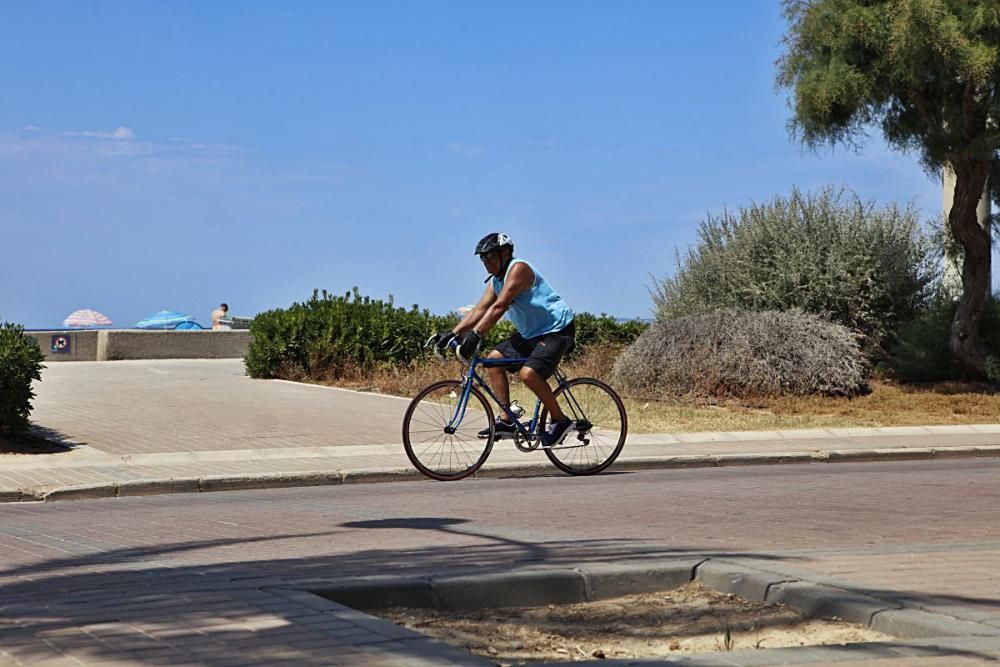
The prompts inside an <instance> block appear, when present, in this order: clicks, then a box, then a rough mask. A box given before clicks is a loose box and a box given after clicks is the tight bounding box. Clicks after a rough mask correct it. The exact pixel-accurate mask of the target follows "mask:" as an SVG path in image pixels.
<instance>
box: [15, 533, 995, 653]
mask: <svg viewBox="0 0 1000 667" xmlns="http://www.w3.org/2000/svg"><path fill="white" fill-rule="evenodd" d="M387 530H396V531H400V530H402V531H409V530H415V531H421V532H423V533H429V535H425V539H423V540H422V542H421V544H420V545H419V546H415V547H406V548H400V547H399V546H398V544H400V543H401V540H400V539H399V536H398V535H396V536H391V537H390V536H389V535H386V536H385V541H382V540H381V538H380V537H377V536H375V535H372V534H371V533H373V532H377V533H380V532H381V531H387ZM437 535H440V536H441V539H438V538H437V537H436V536H437ZM455 536H460V538H461V540H460V543H459V544H455V543H454V542H455V539H456V538H455ZM428 537H429V539H427V538H428ZM444 538H447V539H444ZM470 538H472V539H470ZM34 539H40V538H38V537H35V538H34ZM285 540H299V541H302V540H312V541H313V542H312V543H309V544H308V548H309V549H310V550H311V551H312V552H313V553H315V554H316V555H309V556H306V557H298V556H292V555H289V556H288V557H277V558H276V557H274V554H275V553H276V552H277V553H281V549H282V547H281V545H280V543H281V542H282V541H285ZM330 540H333V542H331V541H330ZM449 540H450V541H452V542H453V543H452V544H448V541H449ZM380 542H381V543H382V544H385V545H386V546H376V547H373V548H366V549H357V550H349V551H343V552H342V553H332V551H334V550H335V547H334V546H331V545H336V547H341V548H342V545H343V544H345V543H361V544H366V543H367V544H372V543H374V544H376V545H378V544H380ZM265 545H270V546H268V547H267V549H264V547H265ZM74 548H75V549H76V550H77V551H78V552H81V551H86V553H77V554H76V555H71V556H67V557H63V558H59V559H55V560H49V561H46V562H43V563H34V564H25V565H22V566H15V567H11V568H8V569H6V570H4V571H2V572H0V652H3V651H5V652H7V653H9V654H10V655H12V656H13V657H15V658H16V659H17V660H20V661H22V662H25V663H32V662H35V661H40V660H42V659H44V658H46V657H52V656H53V651H60V650H62V651H65V652H67V653H71V654H75V655H82V656H85V658H86V660H93V661H95V662H105V661H117V660H125V659H130V660H134V661H138V662H141V663H143V664H149V665H174V664H179V663H182V662H183V663H191V662H195V663H197V664H201V665H210V666H212V667H223V666H224V665H236V664H245V663H246V661H247V660H248V659H249V658H250V657H251V656H252V657H253V659H254V660H255V661H263V662H266V663H267V664H279V663H281V662H283V661H284V662H286V663H287V664H296V665H328V664H351V663H353V662H355V661H357V662H364V664H386V665H389V664H398V663H399V662H400V661H403V660H406V659H407V658H409V659H417V658H419V657H420V656H423V655H425V651H426V646H425V645H424V644H423V643H422V642H425V641H426V640H422V639H406V638H402V639H401V638H399V637H395V638H394V637H388V636H385V637H382V636H379V635H377V634H376V635H375V636H374V639H373V638H372V636H371V635H370V634H368V635H365V636H361V635H358V634H357V632H355V634H353V635H352V634H351V630H352V628H353V630H355V631H357V627H356V626H351V625H350V623H349V622H348V621H345V620H343V618H344V617H343V616H342V614H343V612H342V610H340V608H339V607H337V606H336V605H331V604H330V603H326V601H323V600H321V599H320V598H319V597H316V596H311V595H308V596H303V595H302V594H301V593H295V591H309V590H318V589H320V588H322V587H323V586H324V585H325V584H326V583H327V582H330V581H331V580H334V579H343V578H344V577H350V576H360V575H371V574H378V575H383V576H392V575H396V576H404V575H408V576H413V575H418V574H421V573H424V574H428V573H438V574H440V573H442V572H447V573H449V574H468V573H484V574H485V573H493V572H511V571H516V570H517V569H519V568H522V567H525V566H526V565H530V564H537V563H545V564H549V565H560V564H566V565H569V564H579V563H583V562H588V561H591V562H607V563H612V564H624V563H642V562H643V561H646V560H652V559H662V558H668V557H686V558H698V559H701V558H722V557H727V558H741V557H752V558H754V559H756V560H760V559H768V560H772V561H780V560H782V559H783V558H782V557H781V556H779V555H773V554H767V553H764V554H762V553H760V552H740V551H720V550H717V549H699V548H696V547H688V548H682V549H675V548H671V547H669V546H658V545H653V544H648V543H642V542H636V541H634V540H633V541H625V540H618V539H594V540H536V539H531V538H530V537H527V536H526V537H518V535H517V534H516V532H515V531H511V532H505V530H504V529H489V528H488V527H483V528H478V527H476V526H475V525H471V524H470V522H469V521H468V520H467V519H462V518H451V517H440V516H437V517H405V518H404V517H398V518H393V517H387V518H381V519H374V520H364V521H351V522H346V523H341V524H338V525H337V526H336V529H335V530H331V531H325V532H316V533H295V534H292V533H289V534H279V535H258V536H253V537H247V538H227V539H209V540H194V541H182V542H163V543H158V544H152V545H149V546H141V547H129V548H119V549H102V548H100V547H99V546H87V545H81V544H76V545H73V544H67V545H66V546H65V549H74ZM302 551H303V549H302V545H301V543H300V544H299V545H298V547H297V548H296V549H295V553H301V552H302ZM862 592H865V593H867V594H869V595H875V596H879V597H897V596H899V595H900V594H905V593H906V592H905V591H887V590H874V589H867V590H864V591H862ZM290 595H291V597H290ZM296 596H297V597H296ZM303 597H305V598H306V599H305V600H303ZM910 599H911V600H912V601H913V602H915V603H920V602H921V600H925V599H928V598H926V596H923V597H922V596H919V595H912V596H911V598H910ZM942 600H945V601H947V600H951V601H953V602H954V603H956V604H963V605H964V604H979V605H986V606H991V607H994V608H1000V600H996V599H982V598H974V597H968V596H959V597H951V596H935V597H934V601H935V602H936V603H940V602H941V601H942ZM324 605H327V606H324ZM338 614H340V615H338ZM338 624H339V625H338ZM345 624H346V625H345ZM337 628H339V629H337ZM720 631H721V628H720ZM361 632H362V635H364V631H361ZM338 633H339V634H338ZM361 640H363V641H365V642H367V643H364V645H363V650H364V653H363V655H362V654H360V653H357V651H358V650H359V648H358V646H357V645H356V644H357V642H359V641H361ZM922 650H926V651H927V653H926V654H925V655H954V654H955V652H954V651H951V650H947V651H946V650H944V649H941V650H940V651H938V652H937V653H935V650H936V649H935V648H934V647H922ZM56 655H58V654H56ZM964 655H967V656H975V657H980V658H982V659H992V657H991V656H989V655H985V654H983V655H980V654H979V653H977V652H975V651H967V652H965V653H964ZM0 656H2V653H0ZM365 661H367V662H365Z"/></svg>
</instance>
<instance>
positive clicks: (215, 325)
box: [212, 303, 229, 331]
mask: <svg viewBox="0 0 1000 667" xmlns="http://www.w3.org/2000/svg"><path fill="white" fill-rule="evenodd" d="M228 312H229V305H228V304H225V303H222V304H219V307H218V308H216V309H215V310H213V311H212V331H221V330H222V328H223V326H222V322H221V320H222V319H223V318H224V317H225V316H226V314H227V313H228ZM225 328H226V329H228V328H229V327H225Z"/></svg>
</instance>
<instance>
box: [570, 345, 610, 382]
mask: <svg viewBox="0 0 1000 667" xmlns="http://www.w3.org/2000/svg"><path fill="white" fill-rule="evenodd" d="M625 349H626V347H625V346H624V345H616V344H614V343H604V344H598V345H591V346H589V347H585V348H584V349H583V350H582V351H580V352H578V353H576V354H574V355H573V356H572V357H571V358H570V359H563V361H562V363H561V364H559V368H560V370H562V372H563V373H565V374H566V376H567V377H571V378H575V377H592V378H597V379H598V380H604V381H605V382H610V380H611V370H612V368H614V365H615V360H616V359H617V358H618V355H620V354H621V353H622V351H623V350H625Z"/></svg>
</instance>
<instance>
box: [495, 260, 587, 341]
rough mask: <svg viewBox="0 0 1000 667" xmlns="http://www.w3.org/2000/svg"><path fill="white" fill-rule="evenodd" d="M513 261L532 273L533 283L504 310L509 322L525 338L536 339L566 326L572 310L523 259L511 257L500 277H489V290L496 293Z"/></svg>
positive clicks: (571, 318)
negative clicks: (526, 267) (490, 287)
mask: <svg viewBox="0 0 1000 667" xmlns="http://www.w3.org/2000/svg"><path fill="white" fill-rule="evenodd" d="M517 262H524V263H525V264H527V265H528V268H530V269H531V270H532V272H533V273H534V274H535V282H534V284H532V286H531V287H529V288H528V289H526V290H524V291H523V292H521V293H520V294H518V295H517V297H516V298H515V299H514V301H513V303H511V304H510V308H509V309H508V310H507V315H508V316H509V317H510V321H511V322H513V323H514V326H515V327H517V331H518V332H519V333H520V334H521V335H522V336H524V337H525V338H537V337H538V336H544V335H545V334H550V333H552V332H554V331H559V330H560V329H564V328H566V327H567V326H569V323H570V322H572V321H573V311H572V310H570V307H569V306H568V305H566V302H565V301H563V299H562V297H561V296H559V295H558V294H557V293H556V291H555V290H554V289H552V287H551V286H550V285H549V284H548V283H547V282H545V279H544V278H542V276H541V274H540V273H538V271H537V270H536V269H535V267H533V266H532V265H531V264H528V262H525V261H524V260H523V259H512V260H511V262H510V264H509V265H508V266H507V271H506V272H505V273H504V276H503V280H501V279H500V278H497V277H496V276H493V293H494V294H496V295H497V296H499V295H500V290H502V289H503V283H504V280H506V279H507V274H508V273H510V270H511V268H512V267H513V266H514V264H516V263H517Z"/></svg>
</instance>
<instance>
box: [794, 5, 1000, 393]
mask: <svg viewBox="0 0 1000 667" xmlns="http://www.w3.org/2000/svg"><path fill="white" fill-rule="evenodd" d="M784 14H785V18H786V19H787V20H788V24H789V30H788V34H787V35H786V36H785V39H784V44H785V47H786V51H785V53H784V54H783V55H782V56H781V58H779V60H778V62H777V66H778V75H777V82H778V85H779V86H780V87H783V88H786V89H791V90H792V91H793V101H792V103H793V108H794V115H793V118H792V120H791V121H790V123H789V126H790V129H791V130H792V132H793V134H794V135H795V136H797V137H798V138H799V139H800V140H801V141H802V142H803V143H804V144H805V145H807V146H810V147H812V148H817V147H819V146H822V145H824V144H830V145H835V144H843V145H846V146H849V147H856V146H858V145H860V141H861V140H862V139H863V138H864V136H865V135H864V133H865V130H866V129H867V128H869V127H871V126H875V125H878V126H880V127H881V129H882V133H883V135H884V136H885V138H886V140H887V141H888V143H889V144H890V145H891V146H893V147H895V148H897V149H900V150H903V151H906V152H915V153H918V154H919V155H920V158H921V162H922V163H923V166H924V167H925V169H926V170H927V171H928V172H929V173H931V174H935V175H938V174H940V173H941V169H942V167H944V166H945V165H950V166H951V168H952V169H953V170H954V172H955V177H956V184H955V197H954V205H953V207H952V209H951V211H950V213H949V215H948V227H949V229H950V230H951V232H952V234H953V235H954V237H955V239H956V240H957V241H958V243H959V244H960V245H961V246H962V250H963V254H964V258H963V265H962V295H961V297H960V298H959V302H958V308H957V309H956V311H955V318H954V320H953V321H952V325H951V331H950V338H949V347H950V349H951V352H952V354H953V355H954V356H955V358H956V361H957V362H958V364H959V366H960V367H961V369H962V370H963V371H964V372H965V373H966V374H967V375H970V376H974V377H982V376H984V375H986V370H985V368H986V362H987V359H988V358H989V356H990V351H989V349H988V348H987V347H986V345H985V344H984V342H983V338H982V334H981V331H980V326H981V322H982V319H983V312H984V309H985V306H986V298H987V294H988V290H989V276H990V251H991V248H990V235H989V233H988V231H987V230H985V229H984V228H983V227H982V225H981V224H980V223H979V220H978V218H977V216H976V205H977V203H978V201H979V199H980V197H981V196H982V193H983V190H984V188H985V186H986V183H987V179H988V176H989V174H990V171H991V169H992V168H993V166H994V165H995V163H996V157H997V151H998V150H1000V127H998V124H997V123H998V121H1000V98H998V88H1000V0H784Z"/></svg>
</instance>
